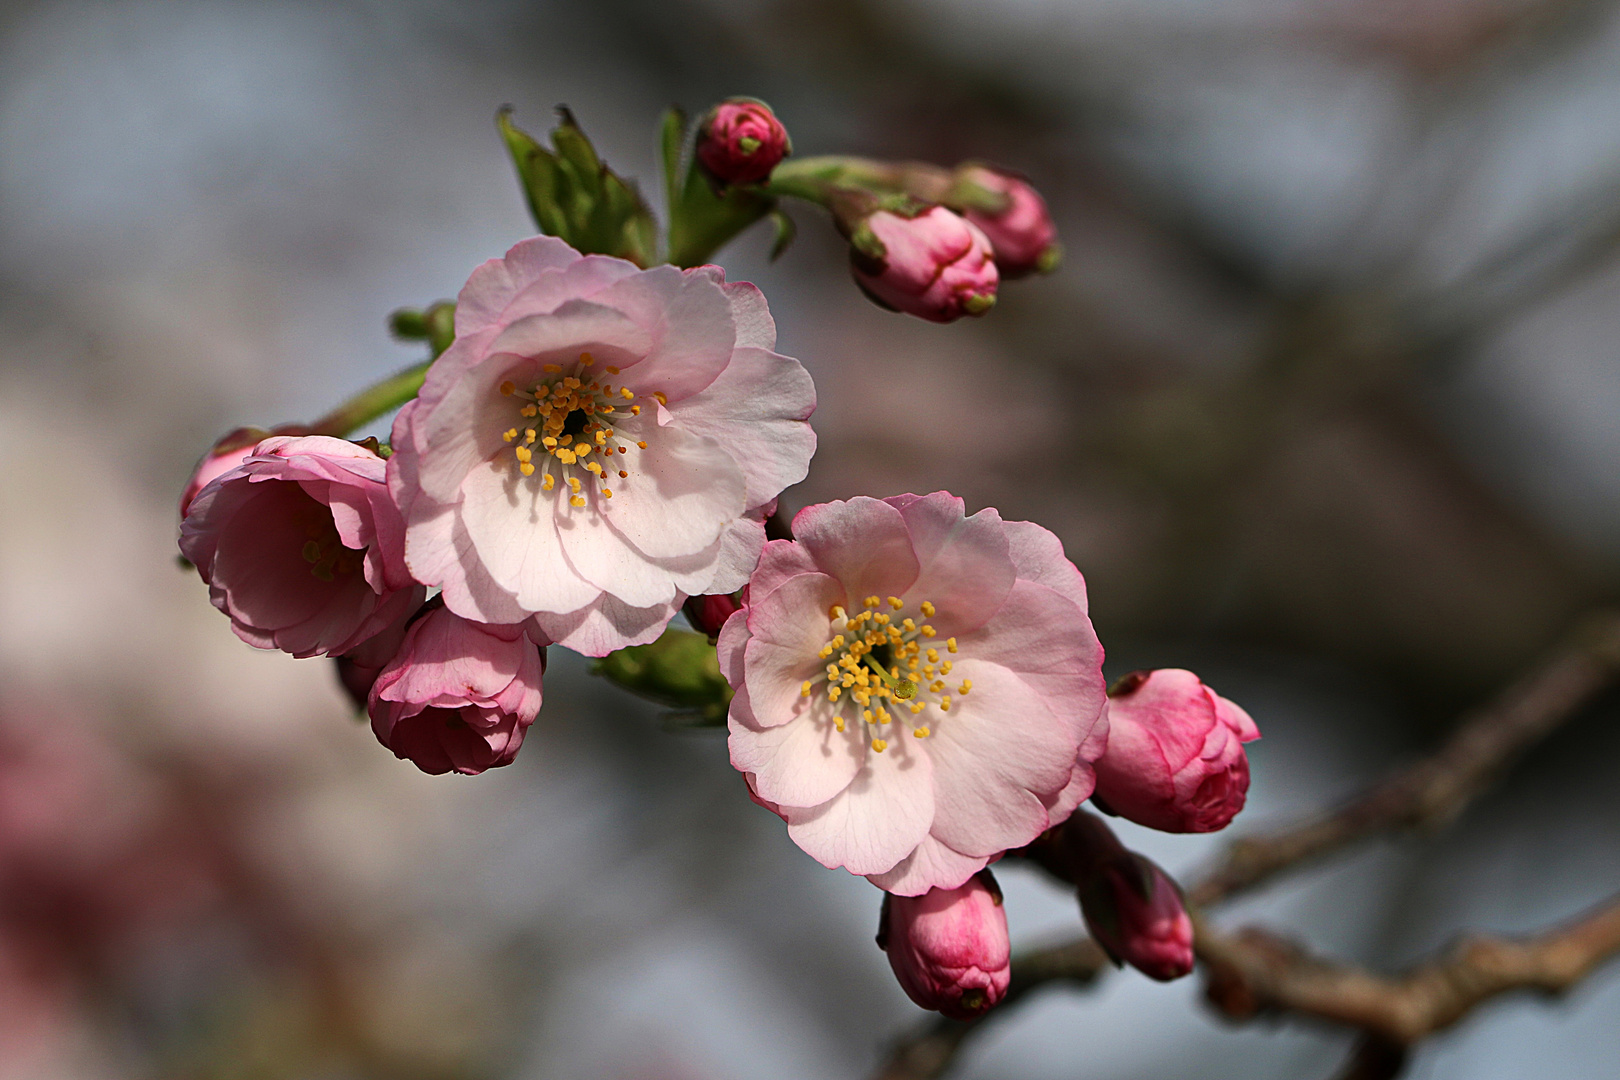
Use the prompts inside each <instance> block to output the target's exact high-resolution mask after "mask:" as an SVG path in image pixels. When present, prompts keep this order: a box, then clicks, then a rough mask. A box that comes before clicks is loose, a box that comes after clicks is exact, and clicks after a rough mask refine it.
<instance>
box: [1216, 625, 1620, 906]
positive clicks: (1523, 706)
mask: <svg viewBox="0 0 1620 1080" xmlns="http://www.w3.org/2000/svg"><path fill="white" fill-rule="evenodd" d="M1617 677H1620V615H1617V614H1613V613H1605V614H1602V615H1597V616H1593V617H1590V618H1589V619H1587V620H1586V621H1585V623H1584V624H1583V625H1582V626H1581V627H1580V628H1579V629H1578V630H1577V631H1576V632H1575V633H1574V634H1573V635H1572V636H1571V638H1570V639H1569V641H1568V642H1566V644H1565V645H1564V646H1563V647H1562V648H1561V649H1559V650H1558V651H1556V652H1555V653H1554V654H1553V655H1552V656H1551V657H1549V658H1548V659H1547V660H1546V661H1545V662H1544V663H1543V664H1542V665H1541V666H1540V667H1538V668H1536V669H1535V670H1533V671H1531V672H1530V673H1529V674H1528V675H1526V676H1525V677H1524V678H1522V679H1520V680H1519V681H1518V682H1515V683H1514V684H1513V685H1512V686H1510V687H1509V688H1508V689H1507V690H1506V691H1505V692H1504V693H1503V694H1502V695H1501V696H1500V697H1498V698H1497V699H1496V700H1495V701H1493V702H1491V703H1490V704H1489V705H1487V706H1485V707H1484V708H1483V709H1480V710H1479V711H1478V712H1475V713H1474V714H1473V715H1471V716H1469V717H1467V718H1466V719H1464V720H1463V722H1462V724H1461V726H1459V727H1458V729H1457V731H1456V733H1455V734H1453V735H1452V736H1451V738H1450V739H1449V740H1448V741H1447V742H1446V744H1445V745H1444V746H1442V747H1441V748H1440V750H1439V751H1438V752H1436V753H1435V754H1434V755H1433V756H1432V757H1429V758H1426V759H1424V760H1423V761H1420V762H1418V763H1417V764H1415V765H1412V766H1410V767H1409V768H1406V769H1404V770H1402V771H1400V772H1398V773H1396V774H1395V775H1394V776H1391V777H1390V778H1388V779H1387V780H1385V781H1384V782H1382V783H1380V784H1378V785H1377V786H1375V787H1373V788H1372V789H1370V790H1369V791H1367V792H1365V793H1363V794H1362V795H1359V796H1357V797H1356V798H1354V799H1352V800H1351V801H1350V802H1348V803H1345V804H1344V805H1343V806H1341V807H1339V808H1338V809H1337V810H1333V811H1331V812H1329V813H1327V814H1324V815H1322V816H1320V817H1317V818H1315V819H1313V820H1310V821H1306V822H1304V823H1302V824H1299V825H1295V826H1292V827H1290V828H1286V829H1283V830H1281V831H1279V832H1275V833H1272V834H1270V835H1268V836H1253V837H1244V838H1242V839H1240V840H1237V841H1235V842H1234V843H1233V844H1232V845H1231V846H1230V847H1229V848H1228V849H1227V851H1226V854H1225V856H1224V858H1223V859H1222V861H1221V862H1220V864H1219V865H1218V866H1217V867H1216V868H1215V869H1214V871H1212V872H1211V873H1210V874H1208V875H1207V876H1205V877H1204V879H1203V880H1202V881H1201V882H1199V883H1198V884H1197V885H1196V886H1194V887H1193V888H1192V890H1191V891H1190V892H1189V896H1188V898H1189V899H1190V900H1191V901H1192V902H1193V903H1194V904H1197V905H1198V906H1200V907H1207V906H1209V905H1211V904H1215V903H1218V902H1219V901H1221V900H1224V899H1226V898H1227V897H1229V896H1231V895H1232V894H1234V893H1237V892H1242V891H1244V890H1247V889H1251V888H1253V887H1255V886H1256V885H1259V884H1261V883H1262V882H1264V881H1266V880H1268V879H1270V878H1271V877H1273V876H1274V875H1276V874H1278V873H1280V872H1282V871H1284V870H1288V869H1292V868H1294V867H1297V866H1300V865H1301V864H1304V863H1307V862H1310V861H1312V860H1314V859H1318V858H1320V857H1322V856H1323V855H1326V854H1328V853H1330V852H1333V851H1337V850H1339V849H1340V848H1343V847H1347V846H1349V845H1350V844H1353V843H1355V842H1356V841H1359V840H1363V839H1366V838H1368V837H1371V836H1374V835H1377V834H1378V833H1382V832H1387V831H1389V830H1392V829H1400V828H1429V827H1435V826H1439V825H1443V824H1445V823H1446V822H1449V821H1451V820H1452V819H1453V818H1455V817H1456V816H1457V815H1458V814H1460V813H1461V812H1462V811H1463V809H1464V808H1465V807H1467V805H1468V804H1469V803H1470V802H1472V801H1473V799H1474V797H1475V796H1477V795H1478V794H1479V793H1480V792H1482V791H1484V790H1485V789H1486V788H1487V787H1488V786H1489V785H1490V783H1491V782H1492V781H1493V780H1495V779H1496V777H1497V776H1498V775H1499V774H1500V773H1501V772H1502V771H1503V770H1504V769H1506V768H1507V766H1509V765H1510V764H1512V763H1513V761H1515V760H1516V759H1517V758H1518V757H1519V756H1520V755H1521V754H1523V753H1524V752H1525V751H1526V750H1528V749H1529V748H1530V747H1532V746H1534V745H1535V744H1536V743H1538V742H1540V741H1541V740H1542V739H1544V738H1546V737H1547V736H1548V735H1550V734H1552V732H1553V731H1555V730H1557V729H1558V727H1559V726H1560V725H1561V724H1563V723H1564V722H1565V721H1566V720H1568V719H1569V718H1570V717H1572V716H1574V715H1575V714H1576V713H1577V712H1579V710H1580V709H1581V708H1582V707H1583V706H1584V705H1586V704H1587V703H1588V702H1590V701H1591V700H1592V699H1593V698H1595V697H1596V696H1597V695H1598V694H1600V693H1601V692H1602V691H1604V690H1605V689H1607V688H1608V687H1609V686H1611V685H1612V684H1613V683H1614V682H1615V680H1616V678H1617Z"/></svg>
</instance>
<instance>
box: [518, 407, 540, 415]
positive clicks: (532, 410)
mask: <svg viewBox="0 0 1620 1080" xmlns="http://www.w3.org/2000/svg"><path fill="white" fill-rule="evenodd" d="M518 414H519V415H520V416H538V415H539V414H540V410H539V409H538V408H536V407H535V406H533V405H525V406H523V408H521V409H519V410H518Z"/></svg>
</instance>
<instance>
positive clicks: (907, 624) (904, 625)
mask: <svg viewBox="0 0 1620 1080" xmlns="http://www.w3.org/2000/svg"><path fill="white" fill-rule="evenodd" d="M900 628H901V629H902V630H904V631H905V632H906V633H908V634H909V633H911V632H912V631H913V630H915V629H917V624H916V623H914V622H912V621H911V620H910V619H905V620H903V621H902V622H901V623H900Z"/></svg>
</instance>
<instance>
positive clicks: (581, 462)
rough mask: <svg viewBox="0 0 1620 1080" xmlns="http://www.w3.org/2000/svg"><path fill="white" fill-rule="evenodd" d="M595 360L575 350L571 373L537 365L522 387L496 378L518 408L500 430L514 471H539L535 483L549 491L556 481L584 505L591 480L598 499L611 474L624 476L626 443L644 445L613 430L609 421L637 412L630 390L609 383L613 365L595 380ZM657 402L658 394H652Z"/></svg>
mask: <svg viewBox="0 0 1620 1080" xmlns="http://www.w3.org/2000/svg"><path fill="white" fill-rule="evenodd" d="M593 364H595V360H593V359H592V357H591V354H590V353H580V354H579V362H578V363H577V364H575V365H573V371H572V372H571V373H568V372H564V371H563V369H562V365H560V364H546V365H543V366H542V368H541V371H542V372H544V375H543V377H542V378H541V379H540V380H538V381H537V382H535V383H534V385H533V386H531V387H530V388H528V389H527V390H524V389H520V388H519V387H518V385H517V384H516V383H514V382H512V381H511V380H507V381H506V382H503V383H501V386H500V390H501V394H502V395H503V396H505V397H515V398H518V399H519V400H521V401H522V402H523V405H522V406H521V407H520V408H519V409H518V425H519V426H515V427H511V428H508V429H507V430H506V431H504V432H502V433H501V438H503V439H505V440H506V441H507V442H509V443H511V444H513V445H512V453H513V455H514V456H515V458H516V459H517V467H518V472H520V473H522V474H523V475H524V476H533V475H535V473H536V472H538V473H539V474H540V488H541V490H543V491H551V490H552V489H554V488H555V487H556V486H557V483H558V481H559V480H560V481H562V483H563V485H564V486H565V487H566V488H567V489H568V502H569V505H571V506H584V505H585V495H584V491H585V485H586V484H594V485H597V486H596V488H595V490H598V491H600V492H601V494H602V497H603V498H604V499H611V498H613V489H612V488H610V487H607V486H606V484H607V481H608V480H609V478H610V476H611V475H612V474H613V473H617V474H618V476H619V479H621V480H622V479H624V478H626V477H628V476H629V475H630V471H629V469H628V468H627V467H626V466H627V465H628V462H627V460H626V458H627V456H628V455H629V453H630V450H631V449H632V448H634V449H637V450H645V449H647V444H646V443H645V442H640V441H637V442H634V443H631V444H630V445H628V446H627V445H625V444H624V443H622V442H621V441H620V437H619V436H618V435H617V434H616V433H615V432H614V430H613V425H614V424H615V423H623V422H624V421H625V420H628V419H629V418H630V417H632V416H640V415H641V406H640V405H637V404H634V402H635V399H636V394H635V393H634V392H633V391H632V390H631V389H630V388H629V387H628V386H618V387H615V386H614V385H613V383H612V381H611V379H612V376H614V375H617V374H618V373H619V369H618V368H616V367H611V366H610V367H608V368H606V369H605V372H604V378H602V379H598V378H597V377H595V376H594V375H592V374H591V372H590V369H591V367H592V365H593ZM652 396H653V397H655V398H657V399H658V401H659V403H660V404H662V403H663V401H664V397H663V395H662V394H658V393H654V394H653V395H652Z"/></svg>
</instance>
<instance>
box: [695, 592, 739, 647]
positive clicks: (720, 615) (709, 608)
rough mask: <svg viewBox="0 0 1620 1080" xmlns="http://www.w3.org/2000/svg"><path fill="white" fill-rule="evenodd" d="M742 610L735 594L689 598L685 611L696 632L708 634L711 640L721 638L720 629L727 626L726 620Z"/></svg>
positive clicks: (716, 594)
mask: <svg viewBox="0 0 1620 1080" xmlns="http://www.w3.org/2000/svg"><path fill="white" fill-rule="evenodd" d="M741 608H742V602H741V601H740V600H738V599H737V597H736V595H735V594H734V593H714V594H711V595H708V596H690V597H687V600H686V607H685V609H684V610H685V611H686V618H687V619H688V621H690V622H691V624H692V628H693V629H694V630H697V631H698V632H699V633H703V634H708V635H709V637H710V638H717V637H719V636H720V628H721V627H722V626H724V625H726V620H727V619H729V618H731V615H732V613H733V612H735V611H737V610H739V609H741Z"/></svg>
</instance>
